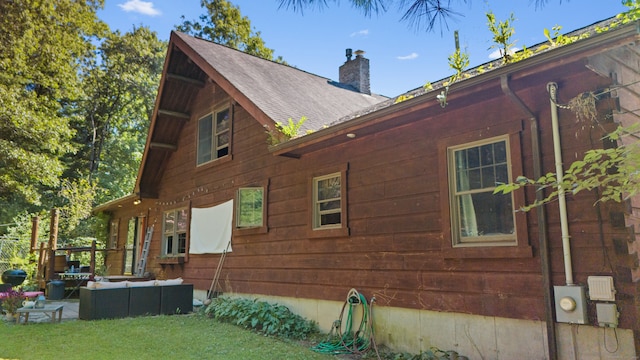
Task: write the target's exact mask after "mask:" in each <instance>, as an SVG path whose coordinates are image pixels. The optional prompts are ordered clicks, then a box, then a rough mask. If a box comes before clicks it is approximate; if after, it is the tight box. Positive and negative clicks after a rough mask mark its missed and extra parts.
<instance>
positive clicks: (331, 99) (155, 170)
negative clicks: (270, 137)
mask: <svg viewBox="0 0 640 360" xmlns="http://www.w3.org/2000/svg"><path fill="white" fill-rule="evenodd" d="M209 80H210V81H213V82H215V83H216V84H217V85H218V86H219V87H220V88H222V90H224V91H225V92H226V93H227V94H229V96H230V97H231V98H232V99H233V101H235V102H236V103H238V104H239V105H240V106H242V107H243V108H244V109H245V110H246V111H247V112H248V113H249V114H250V115H251V116H252V117H253V118H255V119H256V120H257V121H258V122H259V123H260V124H262V125H263V126H265V127H266V128H268V129H274V125H275V123H277V122H281V123H286V122H287V121H288V119H289V118H291V119H292V120H293V121H294V122H297V121H298V120H299V119H300V118H301V117H303V116H304V117H306V118H307V121H306V122H305V123H304V124H303V125H302V127H301V130H300V131H301V133H305V132H307V131H316V130H319V129H322V128H323V127H326V126H328V125H329V124H331V123H335V122H336V121H339V120H340V119H341V118H344V117H346V116H348V115H349V114H351V113H353V112H355V111H358V110H361V109H363V108H367V107H369V106H372V105H374V104H376V103H380V102H382V101H384V100H387V99H388V98H387V97H384V96H380V95H367V94H362V93H359V92H357V91H354V90H353V89H352V88H351V87H349V86H345V85H344V84H340V83H337V82H335V81H332V80H330V79H328V78H325V77H322V76H318V75H314V74H311V73H308V72H305V71H302V70H299V69H296V68H294V67H291V66H288V65H283V64H280V63H276V62H274V61H270V60H265V59H262V58H259V57H256V56H253V55H249V54H246V53H244V52H241V51H238V50H235V49H231V48H229V47H226V46H223V45H220V44H216V43H213V42H210V41H206V40H203V39H199V38H195V37H192V36H189V35H186V34H183V33H179V32H175V31H174V32H172V33H171V37H170V40H169V47H168V51H167V57H166V59H165V64H164V69H163V73H162V78H161V80H160V86H159V89H158V96H157V98H156V104H155V107H154V111H153V115H152V118H151V125H150V128H149V134H148V137H147V144H146V147H145V152H144V155H143V158H142V163H141V166H140V170H139V172H138V178H137V183H136V189H135V192H136V193H139V194H140V195H141V196H143V197H151V198H153V197H156V196H157V194H156V192H157V189H156V187H157V185H158V182H159V179H160V178H161V175H162V172H163V170H164V166H165V163H166V160H167V159H168V158H169V156H170V155H171V153H172V152H173V151H175V150H176V149H177V145H178V144H177V141H178V138H179V135H180V132H181V130H182V128H183V126H184V124H185V123H186V122H187V121H189V120H190V118H191V115H190V114H189V109H190V106H191V102H192V101H193V99H194V97H195V96H196V95H197V94H198V91H199V90H200V89H201V88H202V87H203V86H204V85H205V83H206V81H209ZM265 146H266V135H265Z"/></svg>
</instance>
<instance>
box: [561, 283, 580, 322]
mask: <svg viewBox="0 0 640 360" xmlns="http://www.w3.org/2000/svg"><path fill="white" fill-rule="evenodd" d="M553 292H554V295H555V304H556V321H558V322H562V323H569V324H586V323H587V295H586V291H585V288H584V286H581V285H566V286H554V287H553Z"/></svg>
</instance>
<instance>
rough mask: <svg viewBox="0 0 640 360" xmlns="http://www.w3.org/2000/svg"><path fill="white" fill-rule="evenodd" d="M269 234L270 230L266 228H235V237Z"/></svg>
mask: <svg viewBox="0 0 640 360" xmlns="http://www.w3.org/2000/svg"><path fill="white" fill-rule="evenodd" d="M268 232H269V228H267V227H266V226H260V227H254V228H234V229H233V235H237V236H243V235H254V234H266V233H268Z"/></svg>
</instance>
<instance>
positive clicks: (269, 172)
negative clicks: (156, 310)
mask: <svg viewBox="0 0 640 360" xmlns="http://www.w3.org/2000/svg"><path fill="white" fill-rule="evenodd" d="M549 81H559V86H560V88H559V96H560V99H559V100H560V102H562V103H564V102H567V101H568V100H569V99H571V98H572V97H575V96H577V95H578V94H580V93H581V92H584V91H592V90H597V89H598V88H601V87H604V86H607V84H608V81H607V80H606V79H604V78H601V77H598V76H596V75H595V74H594V73H592V72H591V71H589V70H587V69H586V68H585V67H584V65H583V64H582V63H580V62H577V63H569V64H563V65H562V66H559V67H557V68H553V69H552V70H551V71H550V72H547V73H535V74H534V73H531V74H529V73H528V74H525V75H524V76H519V75H518V74H514V75H513V76H512V79H511V80H510V84H511V86H512V88H513V90H514V91H515V92H516V94H517V95H518V96H519V97H521V98H522V99H523V101H524V102H525V104H527V106H528V107H529V108H531V109H533V112H534V113H535V115H536V116H537V118H538V121H539V123H540V133H541V141H542V143H541V149H542V163H543V171H544V172H551V171H554V160H553V159H554V158H553V144H552V136H551V134H552V129H551V127H550V119H551V115H550V103H549V97H548V94H547V91H546V83H547V82H549ZM456 96H459V97H461V96H462V94H461V93H460V94H455V93H454V94H452V97H451V100H450V102H449V105H448V106H447V107H446V108H445V109H441V108H439V106H438V105H437V104H435V106H437V108H428V109H426V110H420V112H415V113H411V112H409V113H406V114H405V115H404V116H406V117H409V118H413V119H414V121H413V122H411V123H409V124H406V125H402V126H399V127H394V126H393V120H390V121H389V128H388V129H387V130H385V131H380V132H378V133H376V134H374V135H370V136H366V137H362V138H356V139H353V140H352V141H350V142H348V143H345V144H343V145H339V146H336V147H333V148H325V149H322V150H318V151H316V152H313V153H311V154H308V155H305V156H303V157H302V158H300V159H292V158H285V157H277V156H273V155H271V154H270V153H269V151H268V148H267V143H266V135H265V132H264V128H263V127H262V126H261V125H260V124H259V123H258V122H257V121H256V120H255V119H253V118H251V117H250V116H249V115H248V113H247V112H246V111H245V110H244V109H243V108H242V107H240V106H238V105H235V106H234V107H233V126H232V129H233V138H232V151H231V153H232V154H231V156H230V157H229V158H228V159H218V160H217V161H214V162H212V163H211V164H206V165H203V166H200V167H196V166H195V152H196V148H195V143H196V127H197V119H198V117H199V116H201V115H204V114H206V113H207V109H212V107H214V106H216V105H217V104H218V103H219V102H221V101H229V98H228V97H227V95H226V94H224V93H223V92H222V91H220V90H219V89H217V88H215V85H213V84H208V85H207V86H206V87H204V88H203V89H202V90H200V93H199V95H198V96H197V97H196V98H195V99H194V101H193V107H192V111H191V114H192V118H191V120H190V121H189V122H188V123H186V124H185V125H184V128H183V130H182V133H181V134H180V137H179V142H178V150H177V151H176V152H175V153H173V154H172V155H171V157H170V158H169V159H168V163H167V166H166V169H165V171H164V173H163V174H162V179H161V181H160V186H159V198H158V199H156V200H148V201H152V203H151V204H149V203H147V206H148V212H149V222H150V223H151V224H153V223H155V224H156V231H155V233H154V236H153V243H152V246H151V250H150V262H149V267H150V268H151V269H152V271H154V272H156V273H162V274H163V275H164V276H167V277H172V276H182V277H183V278H185V280H186V281H188V282H190V283H193V284H194V285H195V287H196V288H197V289H208V288H209V286H210V284H211V280H212V279H213V276H214V273H215V270H216V267H217V265H218V261H219V259H220V255H188V261H187V262H186V263H185V264H184V265H164V266H161V265H159V264H158V262H157V259H156V257H157V256H158V255H159V254H160V244H161V237H162V236H161V226H162V213H163V211H166V210H170V209H174V208H178V207H182V206H191V207H192V208H193V207H209V206H213V205H217V204H220V203H222V202H224V201H227V200H229V199H233V198H235V192H236V190H237V188H238V187H240V186H245V185H248V184H253V183H262V182H264V181H266V180H268V181H269V193H268V204H267V214H268V220H267V226H268V232H267V233H265V234H251V235H242V234H235V235H234V238H233V242H232V247H233V252H232V253H230V254H228V256H227V257H226V260H225V263H224V266H223V270H222V274H221V277H220V279H221V280H220V283H221V284H222V286H223V289H224V291H225V292H239V293H253V294H264V295H274V296H288V297H301V298H318V299H325V300H337V301H341V300H343V299H344V296H345V294H346V293H347V292H348V291H349V289H351V288H357V289H358V290H359V291H361V292H363V293H364V294H366V295H367V297H368V298H369V297H371V296H375V297H376V299H377V303H378V304H379V305H388V306H398V307H406V308H413V309H429V310H435V311H449V312H461V313H472V314H478V315H486V316H503V317H509V318H520V319H535V320H544V319H545V316H544V302H543V294H544V290H543V289H542V276H541V275H540V274H541V268H540V258H539V244H538V234H537V232H538V230H537V218H536V215H535V210H534V211H532V212H531V213H527V214H526V215H524V216H525V217H526V222H525V223H526V225H527V229H524V230H525V231H524V234H525V235H526V234H528V238H521V239H519V241H521V242H524V243H525V245H530V246H531V247H532V249H533V256H529V257H504V258H491V259H487V258H464V259H463V258H450V257H444V256H443V253H442V249H443V244H444V242H446V241H445V240H444V239H445V237H446V236H445V235H446V234H447V232H449V231H450V229H449V228H448V227H445V226H444V225H443V224H444V222H443V219H445V217H447V218H448V216H449V214H443V213H442V211H441V204H442V202H448V201H449V199H448V195H447V194H443V192H442V191H441V184H443V182H444V183H445V184H446V182H447V174H446V173H442V172H440V170H439V163H438V161H439V160H438V159H439V154H438V141H439V140H440V139H443V138H450V137H456V136H460V135H461V134H465V133H470V134H471V133H474V134H482V133H483V131H485V129H487V128H488V127H498V128H501V127H504V128H520V129H522V130H521V131H520V133H519V134H520V149H519V151H520V152H521V154H522V157H521V159H516V161H517V162H518V163H521V164H522V171H523V173H524V175H525V176H528V177H532V176H533V167H532V165H531V164H532V159H533V155H532V153H531V140H530V138H531V134H530V128H529V123H528V121H529V120H528V118H527V115H526V114H524V113H523V112H522V111H521V110H520V109H519V108H518V107H517V106H516V105H515V104H514V103H513V102H512V101H511V100H510V99H509V98H508V97H507V96H505V95H504V94H502V93H501V91H500V88H499V83H498V82H496V83H494V84H492V85H490V86H489V85H487V87H486V93H483V94H482V99H483V101H479V100H477V99H475V100H474V101H464V100H463V99H461V100H460V102H459V103H456V101H454V100H455V99H456ZM457 104H464V105H457ZM416 109H418V108H416ZM603 111H605V110H603ZM559 116H560V125H561V135H562V141H563V144H564V149H563V161H564V163H565V164H566V165H565V166H568V164H570V163H571V162H572V161H574V160H575V159H577V158H579V157H581V156H582V154H583V153H584V151H586V150H587V149H590V148H592V147H599V146H601V145H602V144H601V141H600V140H599V139H600V137H601V136H602V130H600V129H599V128H598V127H588V128H584V129H583V124H581V123H577V122H576V119H575V116H574V115H573V113H571V112H569V111H567V110H559ZM341 136H344V135H341ZM344 164H348V167H349V168H348V172H347V184H346V186H347V201H348V209H347V211H348V219H349V221H348V227H349V230H350V235H349V236H343V237H331V238H318V239H315V238H314V239H310V238H308V237H307V235H306V234H307V231H308V230H309V229H310V227H311V224H310V223H309V219H310V213H309V212H310V211H311V209H309V206H308V204H309V199H310V196H311V189H309V186H308V184H309V179H310V178H311V177H312V176H313V174H316V173H317V172H318V171H319V170H322V169H335V168H336V167H338V166H341V165H344ZM517 175H520V174H514V176H517ZM525 193H526V201H527V202H531V201H533V199H534V192H533V191H532V190H531V189H527V190H526V191H525ZM594 202H595V196H594V194H592V193H585V194H580V195H578V196H575V197H570V198H569V199H568V208H569V220H570V222H571V224H570V232H571V236H572V239H571V242H572V253H573V259H574V261H573V266H574V277H575V280H576V281H577V282H578V283H580V284H586V280H587V276H589V275H594V274H598V275H612V274H614V273H616V274H618V273H625V272H627V271H629V270H628V268H629V267H630V266H632V265H631V264H629V263H628V262H627V258H628V257H626V256H624V254H620V252H616V249H615V246H614V245H615V244H614V242H613V237H620V238H623V239H626V238H627V237H628V234H627V232H626V229H624V228H621V229H618V228H616V229H614V228H612V227H611V226H610V223H609V219H610V216H609V214H610V213H611V212H615V211H621V209H620V206H618V205H611V204H601V205H600V206H594ZM546 210H547V218H548V223H549V239H550V247H551V270H552V277H553V284H555V285H563V284H564V273H563V271H564V267H563V258H562V248H561V241H560V229H559V226H560V225H559V220H558V210H557V204H556V203H555V202H554V203H551V204H549V205H547V206H546ZM599 217H601V218H602V224H603V225H602V227H601V226H600V225H599V222H598V220H599ZM123 228H124V227H123ZM525 237H526V236H525ZM490 250H491V249H489V251H490ZM603 253H604V254H605V255H603ZM616 276H617V275H616ZM616 286H617V290H618V293H619V299H620V301H619V302H618V304H619V307H620V309H621V311H626V314H634V315H633V316H629V317H621V319H620V321H621V326H622V327H637V325H635V323H634V322H635V321H636V317H635V314H636V312H635V311H631V309H632V308H633V300H632V298H633V296H634V294H635V291H636V290H635V289H634V287H633V286H632V285H631V283H619V284H616Z"/></svg>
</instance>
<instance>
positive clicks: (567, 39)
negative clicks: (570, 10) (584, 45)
mask: <svg viewBox="0 0 640 360" xmlns="http://www.w3.org/2000/svg"><path fill="white" fill-rule="evenodd" d="M551 30H553V34H551V32H550V31H549V29H547V28H545V29H544V37H545V38H547V41H548V42H549V44H544V45H541V46H540V47H538V48H537V49H536V51H543V50H547V49H551V48H555V47H558V46H564V45H568V44H571V43H574V42H576V41H578V40H582V39H586V38H588V37H589V34H588V33H584V34H581V35H578V36H566V35H562V34H561V33H560V30H562V26H558V25H556V26H554V27H552V28H551Z"/></svg>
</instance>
